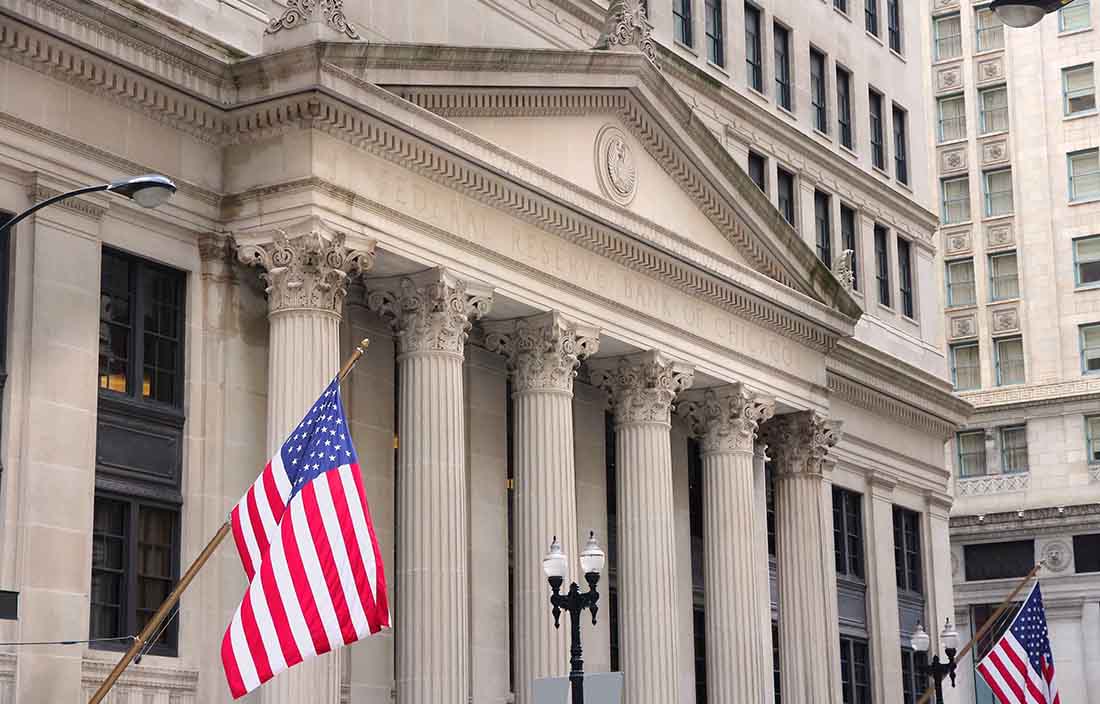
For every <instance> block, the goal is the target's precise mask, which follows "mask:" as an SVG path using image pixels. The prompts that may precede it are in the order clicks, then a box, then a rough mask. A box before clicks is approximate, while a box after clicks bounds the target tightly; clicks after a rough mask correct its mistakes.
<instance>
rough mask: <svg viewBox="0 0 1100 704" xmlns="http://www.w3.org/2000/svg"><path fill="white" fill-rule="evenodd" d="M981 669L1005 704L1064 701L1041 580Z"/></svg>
mask: <svg viewBox="0 0 1100 704" xmlns="http://www.w3.org/2000/svg"><path fill="white" fill-rule="evenodd" d="M978 672H980V673H981V675H982V677H983V678H985V681H986V683H987V684H988V685H989V688H990V689H992V690H993V694H995V695H996V696H997V699H998V701H1000V703H1001V704H1061V702H1060V700H1059V699H1058V685H1056V684H1055V682H1054V653H1053V652H1051V649H1050V635H1049V633H1048V632H1047V617H1046V611H1045V610H1044V609H1043V594H1042V592H1041V591H1039V583H1038V582H1036V583H1035V586H1034V587H1032V588H1031V594H1029V595H1028V597H1027V600H1026V601H1025V602H1024V605H1023V607H1022V608H1021V609H1020V612H1019V613H1018V614H1016V618H1014V619H1012V625H1010V626H1009V627H1008V630H1007V631H1005V633H1004V635H1003V636H1001V638H1000V640H998V641H997V642H996V643H995V644H994V645H993V647H992V648H991V649H990V650H989V652H988V653H987V654H986V656H985V657H984V658H982V660H981V662H979V663H978Z"/></svg>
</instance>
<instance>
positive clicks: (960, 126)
mask: <svg viewBox="0 0 1100 704" xmlns="http://www.w3.org/2000/svg"><path fill="white" fill-rule="evenodd" d="M936 102H937V107H938V108H939V129H938V131H937V135H936V136H937V137H938V138H939V140H940V141H941V142H949V141H951V140H953V139H965V138H966V101H965V100H964V99H963V97H962V96H961V95H952V96H950V97H947V98H940V99H939V100H938V101H936Z"/></svg>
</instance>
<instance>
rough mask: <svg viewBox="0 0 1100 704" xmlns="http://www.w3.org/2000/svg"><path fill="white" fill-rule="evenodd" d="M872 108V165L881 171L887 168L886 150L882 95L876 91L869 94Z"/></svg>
mask: <svg viewBox="0 0 1100 704" xmlns="http://www.w3.org/2000/svg"><path fill="white" fill-rule="evenodd" d="M868 101H869V103H870V106H871V163H872V164H873V165H874V166H875V167H876V168H879V169H885V168H886V150H885V148H884V145H883V141H884V139H885V138H884V136H883V129H882V94H881V93H878V92H876V91H874V90H871V91H869V92H868Z"/></svg>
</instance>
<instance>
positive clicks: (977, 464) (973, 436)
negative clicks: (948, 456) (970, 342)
mask: <svg viewBox="0 0 1100 704" xmlns="http://www.w3.org/2000/svg"><path fill="white" fill-rule="evenodd" d="M975 347H976V346H975ZM956 443H957V444H958V453H959V458H958V459H959V477H961V478H963V479H965V478H967V477H981V476H984V475H985V474H986V473H987V472H988V470H987V469H986V466H985V431H984V430H973V431H969V432H965V433H959V434H958V435H957V436H956Z"/></svg>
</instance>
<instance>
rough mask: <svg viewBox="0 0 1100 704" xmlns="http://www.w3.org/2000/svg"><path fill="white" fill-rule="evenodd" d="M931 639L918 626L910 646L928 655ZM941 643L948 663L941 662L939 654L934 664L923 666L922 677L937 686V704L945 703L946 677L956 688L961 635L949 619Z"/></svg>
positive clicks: (942, 633)
mask: <svg viewBox="0 0 1100 704" xmlns="http://www.w3.org/2000/svg"><path fill="white" fill-rule="evenodd" d="M930 641H931V639H930V638H929V637H928V634H927V633H925V631H924V627H923V626H921V625H920V624H917V630H916V632H915V633H913V637H912V638H911V639H910V645H912V646H913V650H914V651H916V652H918V653H927V652H928V646H929V644H930ZM940 641H941V642H942V643H943V652H944V654H945V655H947V662H940V656H939V654H938V653H937V654H936V655H933V656H932V662H930V663H928V664H927V665H921V667H920V673H919V674H920V676H921V677H923V678H924V679H925V681H927V680H928V679H932V680H934V683H935V686H936V704H944V702H943V680H944V678H945V677H950V678H951V686H952V687H954V686H955V665H956V663H955V653H957V652H958V651H959V650H958V649H959V633H958V631H956V630H955V628H954V626H952V625H951V619H947V622H946V623H944V625H943V631H941V632H940Z"/></svg>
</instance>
